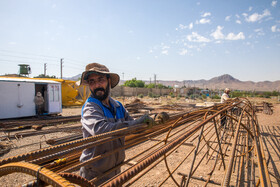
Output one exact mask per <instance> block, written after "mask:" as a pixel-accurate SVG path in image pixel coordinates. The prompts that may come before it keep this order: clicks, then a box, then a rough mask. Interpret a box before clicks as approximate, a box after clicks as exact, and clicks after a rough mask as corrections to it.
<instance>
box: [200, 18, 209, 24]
mask: <svg viewBox="0 0 280 187" xmlns="http://www.w3.org/2000/svg"><path fill="white" fill-rule="evenodd" d="M199 23H200V24H206V23H210V19H205V18H202V19H201V20H199Z"/></svg>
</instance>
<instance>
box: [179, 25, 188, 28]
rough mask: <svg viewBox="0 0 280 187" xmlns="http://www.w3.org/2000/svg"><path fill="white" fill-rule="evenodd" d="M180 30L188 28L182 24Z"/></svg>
mask: <svg viewBox="0 0 280 187" xmlns="http://www.w3.org/2000/svg"><path fill="white" fill-rule="evenodd" d="M179 28H180V29H186V28H188V26H186V25H182V24H180V25H179Z"/></svg>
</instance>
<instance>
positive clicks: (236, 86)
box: [65, 74, 280, 91]
mask: <svg viewBox="0 0 280 187" xmlns="http://www.w3.org/2000/svg"><path fill="white" fill-rule="evenodd" d="M80 77H81V74H79V75H76V76H74V77H70V78H65V79H68V80H78V79H79V78H80ZM143 81H144V82H145V83H146V84H149V83H150V81H145V80H143ZM124 82H125V80H120V83H119V85H122V84H124ZM152 83H154V81H152ZM157 83H159V84H163V85H165V86H171V87H174V86H175V85H177V86H178V87H183V86H186V87H194V86H195V87H198V88H202V89H206V88H208V89H225V88H230V89H233V90H245V91H253V90H254V91H275V90H277V91H279V90H280V81H274V82H272V81H262V82H253V81H240V80H238V79H236V78H234V77H232V76H231V75H229V74H224V75H221V76H218V77H214V78H212V79H210V80H205V79H200V80H183V81H164V80H157Z"/></svg>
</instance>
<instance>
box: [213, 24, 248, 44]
mask: <svg viewBox="0 0 280 187" xmlns="http://www.w3.org/2000/svg"><path fill="white" fill-rule="evenodd" d="M222 30H223V27H222V26H217V29H216V30H215V31H214V32H213V33H211V36H212V37H213V38H214V39H215V40H222V39H225V40H244V39H245V36H244V34H243V32H239V33H238V34H237V35H235V34H234V33H232V32H231V33H229V34H228V35H227V36H226V37H225V35H224V34H223V32H222ZM216 43H220V42H216Z"/></svg>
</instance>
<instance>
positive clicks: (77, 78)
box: [63, 74, 82, 81]
mask: <svg viewBox="0 0 280 187" xmlns="http://www.w3.org/2000/svg"><path fill="white" fill-rule="evenodd" d="M81 76H82V74H78V75H75V76H73V77H63V79H66V80H71V81H78V80H79V79H80V78H81Z"/></svg>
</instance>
